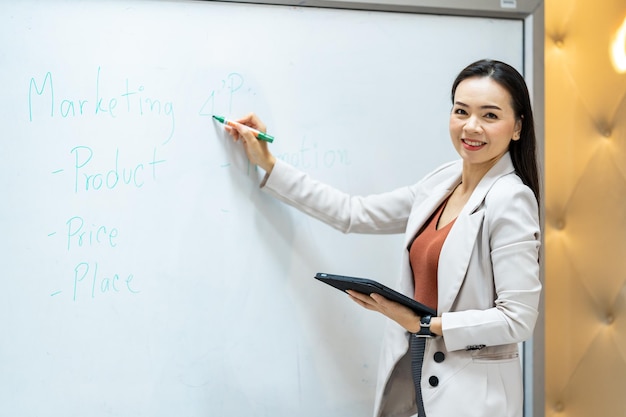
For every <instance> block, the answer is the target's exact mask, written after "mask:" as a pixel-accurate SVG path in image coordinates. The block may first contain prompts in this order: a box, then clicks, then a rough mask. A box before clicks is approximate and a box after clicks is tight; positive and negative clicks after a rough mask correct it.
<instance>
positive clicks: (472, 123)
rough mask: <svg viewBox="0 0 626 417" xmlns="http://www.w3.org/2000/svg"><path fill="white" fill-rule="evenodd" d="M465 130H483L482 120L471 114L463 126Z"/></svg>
mask: <svg viewBox="0 0 626 417" xmlns="http://www.w3.org/2000/svg"><path fill="white" fill-rule="evenodd" d="M463 130H464V131H466V132H468V133H478V132H481V131H482V126H481V124H480V120H478V117H476V116H473V115H472V116H470V117H469V118H468V119H467V120H466V121H465V126H463Z"/></svg>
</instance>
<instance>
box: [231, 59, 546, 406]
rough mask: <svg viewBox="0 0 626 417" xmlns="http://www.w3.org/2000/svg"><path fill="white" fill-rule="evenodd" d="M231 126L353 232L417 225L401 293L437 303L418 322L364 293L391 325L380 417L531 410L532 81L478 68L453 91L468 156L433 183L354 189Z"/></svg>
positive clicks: (277, 176) (251, 121)
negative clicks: (526, 378)
mask: <svg viewBox="0 0 626 417" xmlns="http://www.w3.org/2000/svg"><path fill="white" fill-rule="evenodd" d="M239 122H240V123H241V124H242V125H240V126H236V127H235V128H231V129H229V131H230V133H231V135H232V136H233V138H234V139H235V140H240V139H241V140H242V142H243V146H244V148H245V151H246V153H247V156H248V158H249V160H250V161H251V162H252V163H254V164H256V165H258V166H260V167H261V168H262V169H264V170H265V171H266V176H265V179H264V180H263V183H262V187H263V189H264V190H265V191H266V192H268V193H270V194H272V195H274V196H275V197H276V198H278V199H280V200H282V201H284V202H286V203H288V204H291V205H293V206H295V207H297V208H298V209H300V210H302V211H303V212H305V213H307V214H309V215H311V216H313V217H315V218H317V219H320V220H322V221H324V222H326V223H327V224H329V225H331V226H333V227H335V228H337V229H339V230H341V231H343V232H345V233H349V232H358V233H381V232H384V233H390V232H397V233H404V234H405V246H404V247H403V248H401V249H402V251H403V255H402V270H401V276H400V281H399V283H398V284H397V285H396V286H395V288H396V289H399V291H400V292H402V293H404V294H406V295H409V296H413V297H414V298H415V299H417V300H418V301H420V302H422V303H423V304H426V305H429V306H431V307H433V308H434V309H436V311H437V316H436V317H418V316H417V315H416V314H415V313H413V312H412V311H411V310H409V309H408V308H405V307H403V306H402V305H400V304H397V303H395V302H392V301H390V300H387V299H385V298H384V297H382V296H380V295H377V294H371V295H370V294H360V293H356V292H350V296H351V298H352V299H353V300H354V301H355V302H357V303H358V304H360V305H361V306H363V307H364V308H367V309H369V310H374V311H378V312H380V313H382V314H384V315H385V316H387V317H388V318H389V319H390V320H388V325H387V326H386V330H385V337H384V342H383V348H382V352H381V358H380V364H379V374H378V375H379V376H378V384H377V390H376V399H375V410H374V415H375V416H377V417H378V416H407V417H408V416H412V415H416V413H417V415H419V416H420V417H421V416H428V417H450V416H477V417H478V416H481V417H487V416H488V417H492V416H498V417H505V416H515V417H520V416H522V409H523V392H522V389H523V385H522V371H521V365H520V360H519V352H518V343H519V342H522V341H524V340H526V339H528V338H529V337H530V336H531V335H532V331H533V328H534V325H535V321H536V319H537V315H538V310H537V308H538V304H539V297H540V292H541V283H540V280H539V261H538V258H539V246H540V226H539V214H538V212H539V209H538V207H539V179H538V170H537V164H536V139H535V132H534V122H533V114H532V109H531V103H530V98H529V94H528V89H527V87H526V84H525V82H524V79H523V78H522V76H521V75H520V74H519V73H518V72H517V71H516V70H515V69H514V68H512V67H511V66H509V65H507V64H505V63H502V62H499V61H493V60H481V61H478V62H475V63H473V64H471V65H469V66H468V67H467V68H465V69H464V70H463V71H461V73H460V74H459V75H458V76H457V78H456V80H455V81H454V83H453V85H452V111H451V113H450V123H449V125H450V126H449V127H450V137H451V139H452V143H453V145H454V147H455V149H456V151H457V152H458V154H459V155H460V157H461V159H460V160H458V161H454V162H451V163H448V164H445V165H443V166H441V167H439V168H438V169H436V170H435V171H433V172H431V173H430V174H429V175H427V176H426V177H425V178H423V179H422V180H421V181H420V182H419V183H417V184H415V185H412V186H408V187H403V188H400V189H397V190H394V191H391V192H388V193H384V194H378V195H371V196H367V197H353V196H350V195H347V194H345V193H343V192H341V191H339V190H336V189H334V188H332V187H330V186H328V185H325V184H322V183H320V182H317V181H315V180H313V179H311V178H310V177H308V176H307V175H306V174H304V173H301V172H299V171H297V170H296V169H295V168H293V167H291V166H289V165H288V164H286V163H285V162H283V161H280V160H277V159H276V158H275V157H274V156H273V155H272V154H271V152H270V151H269V149H268V147H267V143H265V142H263V141H258V140H256V139H255V137H254V135H253V134H252V133H251V132H250V130H249V129H248V128H247V127H246V126H243V125H247V126H250V127H253V128H256V129H258V130H261V131H265V125H264V124H263V123H262V122H261V121H260V120H259V119H258V118H257V117H256V116H255V115H253V114H252V115H248V116H246V117H244V118H242V119H241V120H239Z"/></svg>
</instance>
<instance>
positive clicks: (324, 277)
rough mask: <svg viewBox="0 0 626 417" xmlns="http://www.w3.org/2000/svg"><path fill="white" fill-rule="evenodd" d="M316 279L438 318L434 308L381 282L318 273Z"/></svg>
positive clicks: (340, 288) (343, 289)
mask: <svg viewBox="0 0 626 417" xmlns="http://www.w3.org/2000/svg"><path fill="white" fill-rule="evenodd" d="M315 279H317V280H319V281H322V282H324V283H326V284H328V285H331V286H333V287H335V288H337V289H339V290H341V291H344V292H345V291H346V290H354V291H356V292H360V293H363V294H371V293H376V294H380V295H382V296H383V297H385V298H387V299H389V300H393V301H395V302H398V303H400V304H402V305H404V306H406V307H409V308H410V309H411V310H413V311H415V313H417V315H419V316H426V315H429V316H436V315H437V312H436V311H435V310H433V309H432V308H430V307H428V306H426V305H424V304H422V303H420V302H418V301H415V300H414V299H412V298H409V297H407V296H406V295H404V294H401V293H399V292H397V291H395V290H392V289H391V288H389V287H386V286H384V285H383V284H381V283H380V282H377V281H374V280H371V279H367V278H357V277H349V276H344V275H334V274H327V273H324V272H318V273H317V274H316V275H315Z"/></svg>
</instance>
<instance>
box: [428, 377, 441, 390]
mask: <svg viewBox="0 0 626 417" xmlns="http://www.w3.org/2000/svg"><path fill="white" fill-rule="evenodd" d="M428 383H429V384H430V386H431V387H436V386H437V385H439V378H437V377H436V376H431V377H430V378H428Z"/></svg>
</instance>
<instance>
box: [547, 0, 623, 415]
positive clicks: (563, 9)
mask: <svg viewBox="0 0 626 417" xmlns="http://www.w3.org/2000/svg"><path fill="white" fill-rule="evenodd" d="M544 6H545V32H546V40H545V89H546V93H545V97H546V101H545V137H546V141H545V213H546V214H545V216H546V218H545V261H546V263H545V343H546V345H545V389H546V393H545V400H546V404H545V406H546V408H545V410H546V412H545V415H546V417H551V416H554V417H557V416H559V417H561V416H567V417H595V416H603V417H613V416H626V74H625V73H623V72H620V71H621V70H620V69H619V68H616V66H615V65H614V64H613V61H612V59H611V43H612V42H613V41H614V38H615V36H616V34H618V33H619V31H620V27H622V28H623V30H625V31H626V20H625V19H626V0H546V1H545V4H544ZM618 46H619V47H618V48H617V49H618V50H619V51H620V52H621V53H623V54H624V55H626V42H623V43H618Z"/></svg>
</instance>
